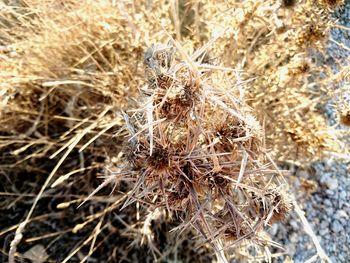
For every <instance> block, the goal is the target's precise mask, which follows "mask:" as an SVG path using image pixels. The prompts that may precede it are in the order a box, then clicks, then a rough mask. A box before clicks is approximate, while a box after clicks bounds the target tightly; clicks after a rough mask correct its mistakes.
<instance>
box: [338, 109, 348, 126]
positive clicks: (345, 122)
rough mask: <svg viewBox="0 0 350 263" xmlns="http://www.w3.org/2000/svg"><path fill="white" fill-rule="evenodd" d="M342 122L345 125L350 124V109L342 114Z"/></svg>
mask: <svg viewBox="0 0 350 263" xmlns="http://www.w3.org/2000/svg"><path fill="white" fill-rule="evenodd" d="M340 123H341V124H343V125H345V126H350V111H347V112H344V113H342V114H341V115H340Z"/></svg>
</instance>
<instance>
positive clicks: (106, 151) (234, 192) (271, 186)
mask: <svg viewBox="0 0 350 263" xmlns="http://www.w3.org/2000/svg"><path fill="white" fill-rule="evenodd" d="M282 2H283V3H282ZM282 2H281V3H282V4H281V5H280V3H278V4H277V3H275V4H272V1H244V2H241V1H230V2H224V1H222V2H218V3H215V5H214V4H213V3H212V1H202V2H201V3H198V2H196V1H182V0H179V1H169V2H165V1H159V2H156V1H155V2H152V1H146V0H145V1H107V0H106V1H102V0H101V1H88V0H86V1H83V2H81V1H48V0H45V1H37V0H26V1H2V2H0V32H1V36H0V77H1V84H0V85H1V86H0V87H1V90H0V124H1V126H0V156H1V165H0V172H1V176H0V180H1V181H0V182H1V183H0V196H1V198H0V207H1V214H2V217H1V219H0V225H1V230H0V238H1V242H0V244H1V250H0V261H4V262H5V261H7V258H8V253H9V248H10V243H11V241H13V240H15V241H14V242H12V252H11V253H12V256H13V257H15V258H16V259H17V260H18V261H20V262H21V261H22V262H24V261H25V259H24V258H23V255H24V254H25V252H26V251H28V250H29V249H30V248H32V247H34V246H35V245H38V244H42V245H44V246H45V250H46V252H47V253H48V259H47V262H67V261H69V262H85V261H96V262H135V261H142V262H153V261H159V262H161V261H167V262H170V261H173V262H179V261H182V262H193V261H194V260H195V261H196V262H198V261H199V262H212V261H213V260H215V259H214V256H213V251H216V254H217V257H218V258H219V259H221V260H223V258H231V257H233V256H236V257H239V256H242V258H246V257H249V253H248V252H247V251H248V248H249V247H250V246H257V247H259V249H261V253H262V254H263V253H265V252H266V251H267V250H266V248H265V247H266V245H267V244H270V245H271V244H272V245H276V244H274V243H273V241H271V240H270V239H269V237H268V236H266V234H265V233H264V231H263V230H264V229H265V228H266V226H267V225H269V224H270V223H272V222H274V221H278V220H282V219H283V218H284V217H285V214H286V213H287V212H288V210H289V203H290V201H289V197H288V195H287V194H286V193H285V189H283V187H282V186H281V185H282V177H281V174H280V173H279V172H278V171H277V169H276V168H277V167H276V166H275V165H274V163H273V162H272V159H271V158H270V157H269V155H267V153H270V154H271V156H272V157H273V158H274V159H275V160H277V161H281V162H290V163H297V164H299V165H307V164H308V163H309V162H310V161H312V160H317V159H320V158H323V157H324V156H325V154H329V152H336V153H342V154H344V155H345V154H346V151H345V150H346V148H345V147H346V146H344V145H342V143H341V142H340V140H339V138H340V137H339V136H338V134H337V133H336V132H334V131H333V130H331V129H330V127H328V125H327V123H326V120H325V118H324V116H323V114H322V112H321V111H320V110H319V109H320V108H321V106H322V104H323V103H325V101H327V100H328V99H330V98H332V97H336V98H337V100H338V101H339V105H337V107H338V108H339V122H341V123H342V124H343V125H349V121H348V119H349V118H348V111H349V109H348V107H347V104H346V102H345V101H344V99H343V97H344V94H345V93H346V90H333V89H330V88H329V86H330V84H332V83H337V82H338V81H339V80H341V79H344V78H347V77H348V69H349V68H344V70H342V71H340V73H339V74H338V75H333V74H331V73H330V72H331V70H330V69H329V65H327V64H325V63H322V61H317V60H313V59H312V57H313V58H315V57H316V56H312V54H315V52H316V51H317V52H318V55H317V57H322V52H323V48H324V45H325V41H326V40H327V37H328V30H329V28H330V27H331V26H332V25H333V22H332V21H331V20H330V18H329V12H330V10H331V8H334V5H335V4H341V3H338V2H341V1H319V2H318V1H282ZM163 29H166V31H167V32H168V33H169V34H170V35H171V36H172V37H173V38H174V39H176V42H172V41H170V42H169V43H172V44H165V45H163V46H159V45H155V46H153V48H151V49H148V47H151V46H152V44H153V43H158V42H161V43H167V42H168V41H169V39H170V38H169V35H168V34H167V33H165V31H164V30H163ZM179 43H181V45H180V44H179ZM207 43H208V44H207ZM173 45H175V46H173ZM286 46H287V47H288V48H285V47H286ZM188 54H192V55H188ZM144 58H145V60H146V72H145V71H144V65H143V60H144ZM320 65H322V66H320ZM321 72H322V73H323V74H324V75H325V76H323V77H322V78H321V76H320V73H321ZM139 94H142V95H139ZM248 105H249V106H248ZM136 108H137V110H136V111H131V109H136ZM124 111H125V112H126V113H127V114H125V113H123V112H124ZM253 116H254V117H253ZM256 118H257V119H258V120H256ZM259 122H260V124H262V126H263V127H261V125H260V124H259ZM129 135H130V136H131V139H130V136H129ZM265 136H266V140H265ZM129 139H130V140H129ZM128 140H129V141H128ZM267 149H271V151H269V150H267ZM97 177H102V178H106V181H105V183H104V184H102V186H103V187H105V188H103V189H102V190H101V191H100V192H99V193H98V196H97V195H93V196H91V195H90V194H91V193H93V192H95V191H96V189H97V190H100V188H102V187H99V185H100V183H101V181H100V180H99V179H96V178H97ZM116 178H117V179H118V180H117V181H114V180H115V179H116ZM112 182H117V184H115V185H113V184H112V185H109V183H112ZM112 190H114V191H113V194H112V195H109V194H110V193H111V192H112ZM88 197H89V199H88V201H87V202H86V203H85V204H84V205H82V206H81V207H80V208H79V209H78V210H77V209H76V208H77V206H78V205H79V204H81V203H82V202H83V201H84V200H86V199H87V198H88ZM121 208H123V209H121ZM184 211H185V212H184ZM20 223H22V224H21V225H19V224H20ZM19 226H21V227H19ZM173 228H176V229H177V230H178V231H174V232H169V231H170V230H171V229H173ZM16 229H17V236H16V237H17V238H15V239H14V235H15V231H16ZM18 229H19V230H20V231H19V230H18ZM180 230H181V231H180ZM22 234H23V237H22V236H21V235H22ZM238 244H239V245H238ZM221 247H224V248H225V251H224V252H223V251H222V250H221ZM213 248H214V250H213ZM149 250H150V251H152V253H151V254H150V255H148V256H145V255H147V254H148V251H149ZM266 255H267V256H266V258H267V259H268V258H269V254H268V253H267V254H266ZM263 257H265V255H264V256H263ZM242 260H243V259H242Z"/></svg>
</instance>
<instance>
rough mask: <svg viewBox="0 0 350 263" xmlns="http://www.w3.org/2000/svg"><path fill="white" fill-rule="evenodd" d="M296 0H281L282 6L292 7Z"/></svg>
mask: <svg viewBox="0 0 350 263" xmlns="http://www.w3.org/2000/svg"><path fill="white" fill-rule="evenodd" d="M297 2H298V1H297V0H282V6H283V7H293V6H294V5H295V4H296V3H297Z"/></svg>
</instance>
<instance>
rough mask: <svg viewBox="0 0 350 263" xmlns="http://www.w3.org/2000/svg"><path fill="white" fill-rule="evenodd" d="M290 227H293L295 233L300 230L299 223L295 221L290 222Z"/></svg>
mask: <svg viewBox="0 0 350 263" xmlns="http://www.w3.org/2000/svg"><path fill="white" fill-rule="evenodd" d="M290 225H291V226H292V228H293V230H294V231H295V230H298V229H299V228H300V227H299V225H298V222H297V221H295V220H291V221H290Z"/></svg>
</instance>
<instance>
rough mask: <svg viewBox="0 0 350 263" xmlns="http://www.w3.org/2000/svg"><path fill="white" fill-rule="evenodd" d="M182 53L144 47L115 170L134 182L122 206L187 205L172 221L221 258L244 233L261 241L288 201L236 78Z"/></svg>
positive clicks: (174, 210)
mask: <svg viewBox="0 0 350 263" xmlns="http://www.w3.org/2000/svg"><path fill="white" fill-rule="evenodd" d="M178 51H179V49H178ZM180 54H184V52H183V51H182V50H181V49H180ZM197 55H198V54H197ZM184 56H185V57H186V58H187V59H185V60H184V61H183V60H180V59H179V58H178V57H177V56H176V53H174V47H172V46H170V45H157V46H153V47H152V48H151V49H149V50H148V51H147V52H146V55H145V62H146V63H145V64H146V72H147V74H146V75H147V76H148V85H147V86H146V87H145V88H143V89H142V91H143V96H142V97H141V98H142V102H141V103H140V108H139V109H137V110H135V112H134V113H133V114H132V116H131V117H130V118H129V117H128V116H125V120H126V127H128V130H129V132H130V136H131V137H130V139H129V141H130V145H129V146H128V148H129V149H128V152H127V154H126V156H127V164H126V165H125V167H124V168H123V169H122V171H121V173H120V175H119V176H118V178H119V179H121V180H128V181H130V180H132V181H133V182H134V187H133V190H132V192H131V194H130V195H129V198H128V200H127V201H126V203H125V205H124V206H128V205H130V204H131V203H132V202H134V201H136V200H138V201H140V202H142V203H146V204H148V205H149V206H150V207H151V208H152V209H157V208H162V209H165V210H167V211H168V212H169V213H170V214H173V216H175V217H176V215H177V214H178V213H180V212H181V211H185V213H182V217H181V219H182V221H183V222H182V224H181V225H180V226H178V227H177V229H186V228H188V227H190V226H192V227H194V228H195V229H196V230H197V231H198V232H199V233H200V234H201V236H202V238H203V242H205V243H206V242H209V243H210V244H211V245H212V246H213V248H214V249H215V251H216V253H217V254H218V256H219V257H220V258H221V259H224V258H225V255H224V254H223V250H222V249H224V251H227V250H228V248H230V247H236V246H237V245H238V244H241V243H242V241H244V240H245V241H247V240H249V241H250V242H252V243H254V244H258V245H259V244H260V245H262V246H263V244H265V243H266V242H267V241H266V240H262V239H260V238H259V235H258V233H260V232H261V231H262V230H263V229H264V228H265V227H266V225H269V224H270V223H273V222H275V221H279V220H283V219H284V218H285V216H286V214H287V213H288V212H289V210H290V208H291V204H290V201H289V198H288V194H287V193H286V192H285V191H284V190H283V188H284V187H283V184H282V178H281V177H280V175H279V174H278V172H277V171H276V170H275V169H274V167H273V166H272V163H271V161H269V159H268V157H267V155H266V152H265V149H264V145H263V131H262V128H261V127H260V125H259V123H258V122H257V121H256V119H255V117H254V116H253V114H252V110H251V109H250V107H249V106H248V105H247V104H246V103H245V101H244V94H243V88H242V87H238V86H241V85H242V84H241V83H237V82H236V83H234V82H233V81H234V80H233V79H229V78H228V76H227V73H226V72H222V71H220V70H218V69H216V70H210V69H208V67H207V66H206V65H205V64H203V65H201V64H199V63H195V62H194V61H193V60H194V59H195V58H194V55H192V57H190V56H188V55H184ZM198 56H199V55H198Z"/></svg>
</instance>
